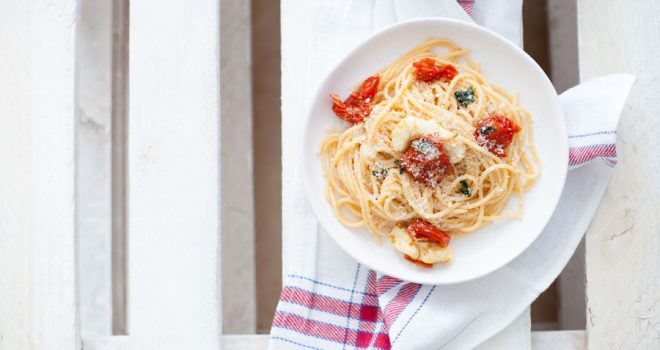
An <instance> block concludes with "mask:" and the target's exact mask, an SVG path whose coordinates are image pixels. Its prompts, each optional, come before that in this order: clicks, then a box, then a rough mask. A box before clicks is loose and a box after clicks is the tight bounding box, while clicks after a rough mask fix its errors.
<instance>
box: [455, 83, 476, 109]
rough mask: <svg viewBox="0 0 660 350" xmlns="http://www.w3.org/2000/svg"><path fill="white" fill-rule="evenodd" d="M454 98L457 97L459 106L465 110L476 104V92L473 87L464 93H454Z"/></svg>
mask: <svg viewBox="0 0 660 350" xmlns="http://www.w3.org/2000/svg"><path fill="white" fill-rule="evenodd" d="M454 96H455V97H456V101H458V104H459V105H461V107H463V108H465V107H467V105H469V104H470V103H473V102H474V90H472V87H469V88H467V90H464V91H456V92H454Z"/></svg>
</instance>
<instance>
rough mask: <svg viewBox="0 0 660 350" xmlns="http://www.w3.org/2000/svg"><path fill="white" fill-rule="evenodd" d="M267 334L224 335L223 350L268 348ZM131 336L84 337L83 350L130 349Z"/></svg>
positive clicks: (261, 349)
mask: <svg viewBox="0 0 660 350" xmlns="http://www.w3.org/2000/svg"><path fill="white" fill-rule="evenodd" d="M268 338H269V337H268V335H267V334H259V335H256V334H252V335H247V334H245V335H242V334H241V335H223V336H222V349H223V350H266V349H267V348H268ZM130 349H135V347H131V337H130V336H112V337H92V338H83V340H82V350H130Z"/></svg>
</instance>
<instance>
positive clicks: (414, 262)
mask: <svg viewBox="0 0 660 350" xmlns="http://www.w3.org/2000/svg"><path fill="white" fill-rule="evenodd" d="M403 257H404V259H406V260H408V261H410V262H411V263H413V264H415V265H417V266H421V267H425V268H427V269H430V268H432V267H433V264H428V263H425V262H423V261H421V260H417V259H413V258H411V257H410V255H408V254H403Z"/></svg>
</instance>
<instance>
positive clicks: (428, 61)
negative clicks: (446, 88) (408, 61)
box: [413, 57, 458, 82]
mask: <svg viewBox="0 0 660 350" xmlns="http://www.w3.org/2000/svg"><path fill="white" fill-rule="evenodd" d="M413 67H415V68H417V71H416V72H415V79H417V80H419V81H424V82H433V81H436V80H439V79H446V80H447V81H451V80H452V79H454V77H455V76H456V75H457V74H458V71H457V70H456V68H455V67H454V66H452V65H451V64H447V65H441V66H439V65H436V64H435V60H434V59H433V58H430V57H427V58H422V59H421V60H419V61H417V62H414V63H413Z"/></svg>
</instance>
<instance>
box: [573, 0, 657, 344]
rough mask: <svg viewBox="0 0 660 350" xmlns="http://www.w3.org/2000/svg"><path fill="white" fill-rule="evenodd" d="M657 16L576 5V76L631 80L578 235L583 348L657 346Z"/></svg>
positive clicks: (635, 8) (615, 4)
mask: <svg viewBox="0 0 660 350" xmlns="http://www.w3.org/2000/svg"><path fill="white" fill-rule="evenodd" d="M659 16H660V2H658V1H654V0H645V1H636V2H634V4H633V3H631V2H630V1H625V0H612V1H608V2H607V6H605V5H604V4H603V3H602V2H601V1H597V0H579V1H578V33H579V37H578V38H579V41H578V45H579V54H580V55H579V60H580V76H581V79H582V80H586V79H589V78H591V77H594V76H598V75H602V74H607V73H613V72H627V73H632V74H635V75H636V76H637V82H636V83H635V86H634V87H633V89H632V91H631V94H630V97H629V98H628V101H627V105H626V107H625V108H624V111H623V114H622V116H621V121H620V124H619V128H618V133H617V134H618V140H617V152H618V154H619V164H618V165H617V167H616V168H615V170H614V174H613V176H612V178H611V180H610V183H609V187H608V189H607V191H606V192H605V195H604V197H603V200H602V202H601V205H600V207H599V209H598V211H597V213H596V216H595V217H594V220H593V222H592V224H591V227H590V228H589V230H588V232H587V234H586V272H587V341H588V347H589V349H594V350H595V349H657V348H658V344H660V272H659V271H660V270H658V266H660V235H658V227H660V216H658V210H657V209H658V207H660V177H659V176H658V173H659V172H660V157H658V156H657V153H656V150H657V149H658V148H660V138H658V137H657V130H659V129H660V118H658V116H657V114H658V110H660V99H659V98H658V96H660V84H658V81H660V66H659V65H658V64H657V59H656V58H657V57H658V56H660V26H658V22H657V19H658V17H659ZM613 88H615V87H613Z"/></svg>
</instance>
